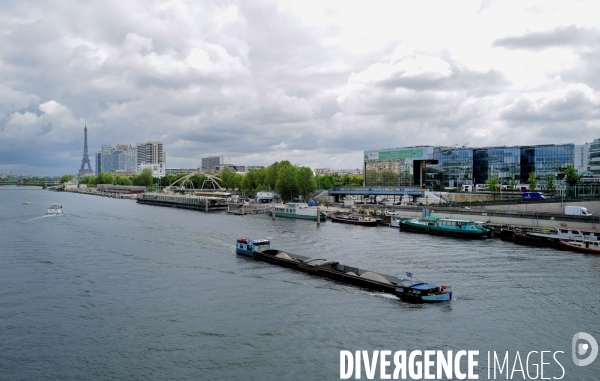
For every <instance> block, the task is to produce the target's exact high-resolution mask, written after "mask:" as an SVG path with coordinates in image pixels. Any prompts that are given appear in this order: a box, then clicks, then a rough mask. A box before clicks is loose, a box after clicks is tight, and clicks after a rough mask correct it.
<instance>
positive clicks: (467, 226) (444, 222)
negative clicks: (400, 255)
mask: <svg viewBox="0 0 600 381" xmlns="http://www.w3.org/2000/svg"><path fill="white" fill-rule="evenodd" d="M400 231H409V232H417V233H427V234H434V235H446V236H452V237H459V238H475V239H480V238H490V237H491V236H492V231H491V230H490V229H488V228H486V227H483V226H482V225H481V224H480V223H477V222H475V221H473V220H458V219H453V218H439V217H435V216H428V217H425V218H423V219H417V218H413V219H402V220H400Z"/></svg>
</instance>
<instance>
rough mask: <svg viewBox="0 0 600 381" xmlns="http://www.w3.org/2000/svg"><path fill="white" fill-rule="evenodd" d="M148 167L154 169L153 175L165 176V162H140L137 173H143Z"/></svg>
mask: <svg viewBox="0 0 600 381" xmlns="http://www.w3.org/2000/svg"><path fill="white" fill-rule="evenodd" d="M146 168H149V169H150V170H151V171H152V177H165V165H164V164H140V165H138V166H137V173H142V171H143V170H144V169H146Z"/></svg>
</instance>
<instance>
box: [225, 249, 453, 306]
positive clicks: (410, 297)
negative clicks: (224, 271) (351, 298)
mask: <svg viewBox="0 0 600 381" xmlns="http://www.w3.org/2000/svg"><path fill="white" fill-rule="evenodd" d="M235 252H236V253H237V254H240V255H245V256H248V257H252V258H254V259H258V260H261V261H264V262H268V263H271V264H275V265H278V266H282V267H287V268H290V269H294V270H297V271H302V272H305V273H308V274H311V275H315V276H320V277H324V278H329V279H332V280H335V281H339V282H342V283H347V284H351V285H354V286H359V287H363V288H366V289H369V290H372V291H378V292H385V293H388V294H392V295H395V296H397V297H399V298H400V299H402V300H403V301H406V302H412V303H435V302H444V301H450V300H452V289H451V287H450V286H435V285H433V284H429V283H425V282H420V281H418V280H416V279H413V276H412V274H411V273H406V276H405V275H399V276H391V275H385V274H381V273H377V272H374V271H369V270H364V269H360V268H358V267H354V266H348V265H342V264H340V263H339V262H337V261H329V260H326V259H323V258H310V257H306V256H303V255H297V254H291V253H287V252H284V251H281V250H276V249H272V248H271V240H270V239H248V238H238V239H237V242H236V247H235Z"/></svg>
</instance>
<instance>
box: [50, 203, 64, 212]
mask: <svg viewBox="0 0 600 381" xmlns="http://www.w3.org/2000/svg"><path fill="white" fill-rule="evenodd" d="M62 212H63V207H62V205H58V204H54V205H52V206H51V207H49V208H48V214H62Z"/></svg>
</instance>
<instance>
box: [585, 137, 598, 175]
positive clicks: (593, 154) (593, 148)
mask: <svg viewBox="0 0 600 381" xmlns="http://www.w3.org/2000/svg"><path fill="white" fill-rule="evenodd" d="M589 147H590V148H589V161H588V163H589V165H588V167H587V171H588V172H589V173H590V174H591V175H592V176H593V177H600V139H596V140H594V141H593V142H592V143H590V144H589Z"/></svg>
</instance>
